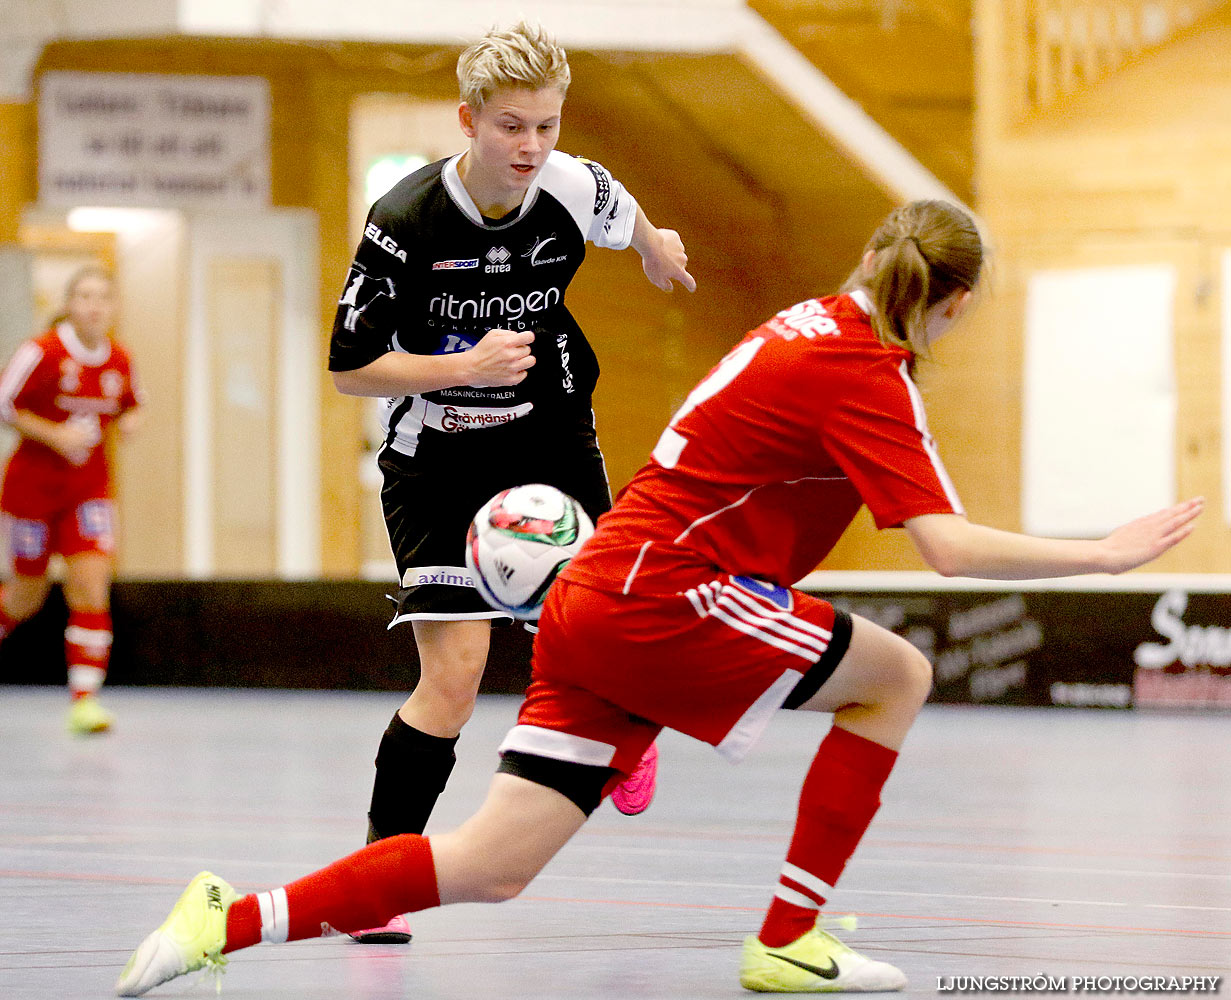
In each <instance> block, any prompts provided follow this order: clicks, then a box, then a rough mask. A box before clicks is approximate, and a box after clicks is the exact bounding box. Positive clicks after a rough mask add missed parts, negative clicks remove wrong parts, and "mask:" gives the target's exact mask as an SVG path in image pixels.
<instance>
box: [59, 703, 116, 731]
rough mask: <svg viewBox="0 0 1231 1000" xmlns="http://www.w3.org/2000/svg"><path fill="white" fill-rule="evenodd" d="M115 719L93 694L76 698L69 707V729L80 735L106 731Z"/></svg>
mask: <svg viewBox="0 0 1231 1000" xmlns="http://www.w3.org/2000/svg"><path fill="white" fill-rule="evenodd" d="M114 721H115V720H114V719H113V718H112V716H111V713H110V712H108V711H107V710H106V709H105V708H103V706H102V705H100V704H99V703H98V699H97V698H95V697H94V696H93V695H92V694H87V695H83V696H82V697H80V698H74V699H73V703H72V704H71V705H70V706H69V708H68V731H69V732H70V733H74V734H75V735H78V736H90V735H92V734H94V733H105V732H106V731H107V730H108V729H110V728H111V723H112V722H114Z"/></svg>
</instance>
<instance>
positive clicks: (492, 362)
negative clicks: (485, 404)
mask: <svg viewBox="0 0 1231 1000" xmlns="http://www.w3.org/2000/svg"><path fill="white" fill-rule="evenodd" d="M532 343H534V334H533V333H532V332H531V331H530V330H501V329H499V328H498V327H497V328H496V329H494V330H488V331H487V333H486V334H484V336H483V339H482V340H480V341H479V342H478V343H477V344H475V345H474V347H472V348H471V349H470V350H468V351H467V352H466V353H465V354H464V355H462V357H463V358H465V360H466V366H467V368H466V371H467V378H466V381H465V382H464V383H463V384H464V385H473V386H476V387H482V386H490V385H517V383H518V382H521V381H522V380H523V379H525V377H526V369H528V368H529V367H530V366H531V365H533V364H534V355H533V354H531V353H530V345H531V344H532Z"/></svg>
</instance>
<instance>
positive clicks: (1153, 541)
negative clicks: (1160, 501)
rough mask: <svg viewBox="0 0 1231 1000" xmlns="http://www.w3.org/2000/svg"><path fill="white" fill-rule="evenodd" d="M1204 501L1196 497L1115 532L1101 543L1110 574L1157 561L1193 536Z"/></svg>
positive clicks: (1149, 515) (1202, 498)
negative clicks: (1173, 547) (1190, 535)
mask: <svg viewBox="0 0 1231 1000" xmlns="http://www.w3.org/2000/svg"><path fill="white" fill-rule="evenodd" d="M1204 509H1205V498H1204V497H1195V498H1194V499H1192V500H1185V501H1184V502H1183V503H1178V504H1176V505H1175V506H1174V507H1164V508H1163V509H1162V510H1159V511H1155V512H1154V513H1153V514H1147V515H1146V516H1145V517H1139V518H1137V520H1135V521H1129V522H1128V524H1124V525H1121V526H1120V527H1118V528H1116V530H1115V531H1113V532H1112V533H1111V534H1110V535H1108V536H1107V537H1106V538H1104V539H1103V546H1104V548H1105V550H1106V555H1107V560H1108V566H1107V571H1108V572H1109V573H1123V572H1124V571H1125V570H1129V569H1134V568H1136V567H1137V566H1141V565H1143V564H1144V563H1148V562H1149V561H1150V560H1151V559H1157V558H1158V557H1159V556H1161V555H1162V554H1163V553H1164V552H1166V551H1167V550H1168V549H1169V548H1171V547H1172V546H1173V545H1176V544H1177V543H1178V542H1181V541H1183V540H1184V539H1185V538H1187V537H1188V536H1189V534H1191V533H1192V530H1193V527H1194V525H1195V523H1196V520H1197V517H1198V516H1199V515H1200V514H1201V511H1202V510H1204Z"/></svg>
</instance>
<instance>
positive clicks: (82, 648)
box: [64, 609, 111, 699]
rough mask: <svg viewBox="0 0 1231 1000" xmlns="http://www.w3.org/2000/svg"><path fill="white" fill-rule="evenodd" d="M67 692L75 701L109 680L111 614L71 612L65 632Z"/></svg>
mask: <svg viewBox="0 0 1231 1000" xmlns="http://www.w3.org/2000/svg"><path fill="white" fill-rule="evenodd" d="M64 655H65V659H67V661H68V689H69V691H70V692H71V693H72V696H73V698H74V699H76V698H84V697H85V696H86V695H88V694H94V693H95V692H96V691H97V690H98V689H99V688H100V687H102V686H103V681H104V680H106V678H107V665H108V664H109V663H110V662H111V612H110V611H105V610H104V611H80V610H71V609H70V610H69V613H68V627H67V628H65V630H64Z"/></svg>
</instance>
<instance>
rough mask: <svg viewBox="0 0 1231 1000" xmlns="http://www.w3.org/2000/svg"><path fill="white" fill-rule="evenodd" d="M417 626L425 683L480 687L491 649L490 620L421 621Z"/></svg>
mask: <svg viewBox="0 0 1231 1000" xmlns="http://www.w3.org/2000/svg"><path fill="white" fill-rule="evenodd" d="M413 625H414V631H415V646H416V647H417V649H418V652H419V669H420V674H421V677H422V678H423V680H425V681H428V682H440V683H445V682H449V681H456V682H457V683H461V684H465V683H468V682H469V680H470V679H473V680H474V681H475V682H476V683H477V681H478V678H479V676H480V675H482V673H483V668H484V665H485V664H486V663H487V653H488V650H489V648H490V646H491V621H490V620H489V619H486V618H479V619H449V620H443V621H432V620H430V619H429V620H422V619H421V620H416V621H415V622H413Z"/></svg>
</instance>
